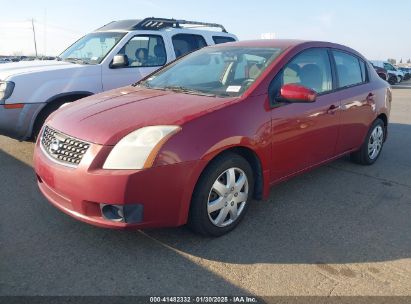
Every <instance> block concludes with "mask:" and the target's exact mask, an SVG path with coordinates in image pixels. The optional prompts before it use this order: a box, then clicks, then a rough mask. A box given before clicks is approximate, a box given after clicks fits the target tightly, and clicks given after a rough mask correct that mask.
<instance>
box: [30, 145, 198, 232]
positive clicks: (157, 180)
mask: <svg viewBox="0 0 411 304" xmlns="http://www.w3.org/2000/svg"><path fill="white" fill-rule="evenodd" d="M39 145H40V143H39V141H38V142H37V144H36V148H35V153H34V168H35V171H36V175H37V180H38V186H39V188H40V190H41V192H42V193H43V195H44V196H45V197H46V198H47V199H48V200H49V201H50V202H51V203H52V204H53V205H54V206H55V207H57V208H59V209H60V210H62V211H63V212H65V213H67V214H69V215H70V216H72V217H74V218H76V219H78V220H80V221H83V222H86V223H89V224H92V225H95V226H99V227H105V228H118V229H121V228H152V227H173V226H180V225H183V224H185V223H186V221H187V216H188V210H189V205H190V200H191V194H192V191H193V189H194V186H195V183H196V181H197V178H198V176H199V174H200V172H201V171H202V168H203V167H204V166H205V165H204V164H203V163H202V161H191V162H183V163H179V164H173V165H164V166H159V167H153V168H150V169H145V170H103V169H101V168H102V165H103V163H104V161H105V159H106V158H107V156H108V154H109V153H110V151H111V149H112V147H108V146H99V145H94V144H93V145H91V146H90V148H89V150H88V151H87V152H86V154H85V155H84V157H83V159H82V161H81V163H80V164H79V166H78V167H77V168H70V167H66V166H64V165H61V164H58V163H56V162H55V161H53V160H52V159H50V158H49V157H48V156H47V155H46V154H45V153H44V152H43V150H42V149H41V148H40V146H39ZM100 204H113V205H127V204H133V205H135V204H139V205H142V206H143V217H142V221H141V222H139V223H137V224H129V223H124V222H114V221H109V220H107V219H105V218H104V217H103V216H102V213H101V209H100Z"/></svg>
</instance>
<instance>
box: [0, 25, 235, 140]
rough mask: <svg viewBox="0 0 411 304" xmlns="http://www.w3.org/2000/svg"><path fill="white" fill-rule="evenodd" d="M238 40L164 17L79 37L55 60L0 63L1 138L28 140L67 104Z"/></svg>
mask: <svg viewBox="0 0 411 304" xmlns="http://www.w3.org/2000/svg"><path fill="white" fill-rule="evenodd" d="M199 27H201V28H203V29H202V30H199V29H197V28H199ZM194 28H195V29H194ZM204 28H209V29H210V28H219V29H220V30H219V31H215V30H213V31H212V30H207V29H204ZM236 40H237V37H236V36H235V35H233V34H229V33H227V31H226V30H225V28H224V27H223V26H222V25H220V24H212V23H203V22H195V21H185V20H175V19H164V18H146V19H143V20H122V21H114V22H111V23H109V24H107V25H105V26H103V27H101V28H99V29H97V30H96V31H94V32H92V33H90V34H87V35H86V36H84V37H82V38H81V39H79V40H78V41H77V42H75V43H74V44H73V45H71V46H70V47H69V48H68V49H67V50H65V51H64V52H63V53H62V54H61V55H60V56H59V57H58V58H57V60H46V61H24V62H17V63H6V64H2V65H1V66H0V134H2V135H7V136H10V137H13V138H16V139H19V140H26V139H30V138H32V137H35V136H36V135H37V134H38V132H39V130H40V128H41V126H42V125H43V122H44V121H45V119H46V118H47V117H48V116H49V115H50V114H51V113H52V112H53V111H55V110H56V109H58V108H59V107H61V106H62V105H64V104H66V103H69V102H73V101H75V100H78V99H80V98H83V97H86V96H89V95H92V94H96V93H99V92H103V91H107V90H111V89H114V88H118V87H122V86H126V85H130V84H132V83H134V82H136V81H138V80H140V79H142V78H143V77H145V76H147V75H148V74H150V73H152V72H154V71H155V70H157V69H159V68H160V67H162V66H163V65H165V64H166V63H168V62H170V61H173V60H174V59H176V58H178V57H180V56H183V55H185V54H187V53H189V52H191V51H194V50H196V49H199V48H202V47H204V46H207V45H213V44H218V43H225V42H230V41H236Z"/></svg>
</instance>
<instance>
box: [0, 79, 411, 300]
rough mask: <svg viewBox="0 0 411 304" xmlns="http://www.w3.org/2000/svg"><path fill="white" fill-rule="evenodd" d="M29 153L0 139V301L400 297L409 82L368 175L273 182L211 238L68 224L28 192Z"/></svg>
mask: <svg viewBox="0 0 411 304" xmlns="http://www.w3.org/2000/svg"><path fill="white" fill-rule="evenodd" d="M407 86H409V89H407ZM32 150H33V144H31V143H19V142H16V141H14V140H10V139H8V138H5V137H0V180H1V188H0V204H1V205H0V206H1V215H2V218H1V221H0V225H1V226H0V294H1V295H206V294H207V295H240V294H245V295H259V296H261V295H409V296H410V295H411V284H410V282H411V237H410V235H411V220H410V219H411V152H410V151H411V84H410V83H409V84H405V85H402V86H401V87H399V88H395V89H394V101H393V108H392V116H391V125H390V127H389V139H388V141H387V143H386V145H385V147H384V150H383V153H382V155H381V158H380V159H379V160H378V162H377V163H376V164H375V165H374V166H372V167H362V166H358V165H355V164H352V163H351V162H350V161H349V160H348V159H347V158H344V159H341V160H338V161H335V162H333V163H331V164H329V165H326V166H324V167H321V168H319V169H316V170H314V171H311V172H309V173H307V174H304V175H302V176H299V177H297V178H295V179H293V180H291V181H288V182H286V183H283V184H280V185H279V186H276V187H275V188H273V189H272V191H271V196H270V199H269V200H268V201H265V202H255V203H253V205H252V206H251V208H250V210H249V213H248V214H247V216H246V218H245V219H244V221H243V222H242V224H241V225H240V226H239V227H238V228H237V229H236V230H235V231H233V232H232V233H230V234H229V235H226V236H224V237H221V238H218V239H207V238H202V237H199V236H196V235H193V234H192V233H191V232H190V231H189V230H187V229H186V228H184V227H182V228H177V229H161V230H150V231H128V232H124V231H111V230H104V229H99V228H95V227H92V226H89V225H86V224H83V223H80V222H78V221H76V220H74V219H72V218H70V217H68V216H66V215H64V214H63V213H61V212H60V211H58V210H57V209H55V208H54V207H52V206H51V205H49V204H48V203H47V201H46V200H45V199H44V198H43V197H42V195H41V194H40V193H39V190H38V189H37V185H36V183H35V177H34V173H33V170H32V168H31V163H32V162H31V159H32Z"/></svg>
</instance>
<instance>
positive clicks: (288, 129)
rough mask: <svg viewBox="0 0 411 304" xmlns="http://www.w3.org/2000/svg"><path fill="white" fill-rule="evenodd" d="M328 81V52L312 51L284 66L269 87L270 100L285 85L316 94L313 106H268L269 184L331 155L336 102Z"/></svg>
mask: <svg viewBox="0 0 411 304" xmlns="http://www.w3.org/2000/svg"><path fill="white" fill-rule="evenodd" d="M332 79H333V76H332V70H331V64H330V56H329V53H328V50H327V49H324V48H312V49H308V50H305V51H303V52H301V53H300V54H299V55H297V56H296V57H295V58H294V59H292V60H291V61H290V62H289V63H288V64H286V65H285V67H284V68H283V69H282V71H281V72H280V73H279V74H277V76H276V77H275V79H274V80H273V82H272V83H271V85H270V89H269V94H270V97H271V99H273V98H274V99H275V97H276V96H279V92H280V89H281V86H282V85H284V84H289V83H295V84H299V85H303V86H305V87H308V88H311V89H313V90H315V91H316V92H317V93H318V97H317V100H316V101H315V102H313V103H284V102H283V103H278V102H276V101H273V102H272V106H273V109H272V111H271V113H272V114H271V117H272V168H271V172H272V176H271V180H272V181H277V180H280V179H282V178H284V177H286V176H288V175H291V174H293V173H296V172H298V171H301V170H303V169H305V168H308V167H310V166H313V165H315V164H318V163H320V162H322V161H324V160H327V159H329V158H331V157H333V156H334V155H335V146H336V143H337V136H338V128H339V115H340V112H339V106H340V102H339V99H338V96H337V94H336V93H335V92H334V91H333V80H332Z"/></svg>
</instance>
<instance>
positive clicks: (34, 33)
mask: <svg viewBox="0 0 411 304" xmlns="http://www.w3.org/2000/svg"><path fill="white" fill-rule="evenodd" d="M31 26H32V28H33V38H34V50H35V51H36V58H37V42H36V31H35V30H34V19H33V18H32V19H31Z"/></svg>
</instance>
